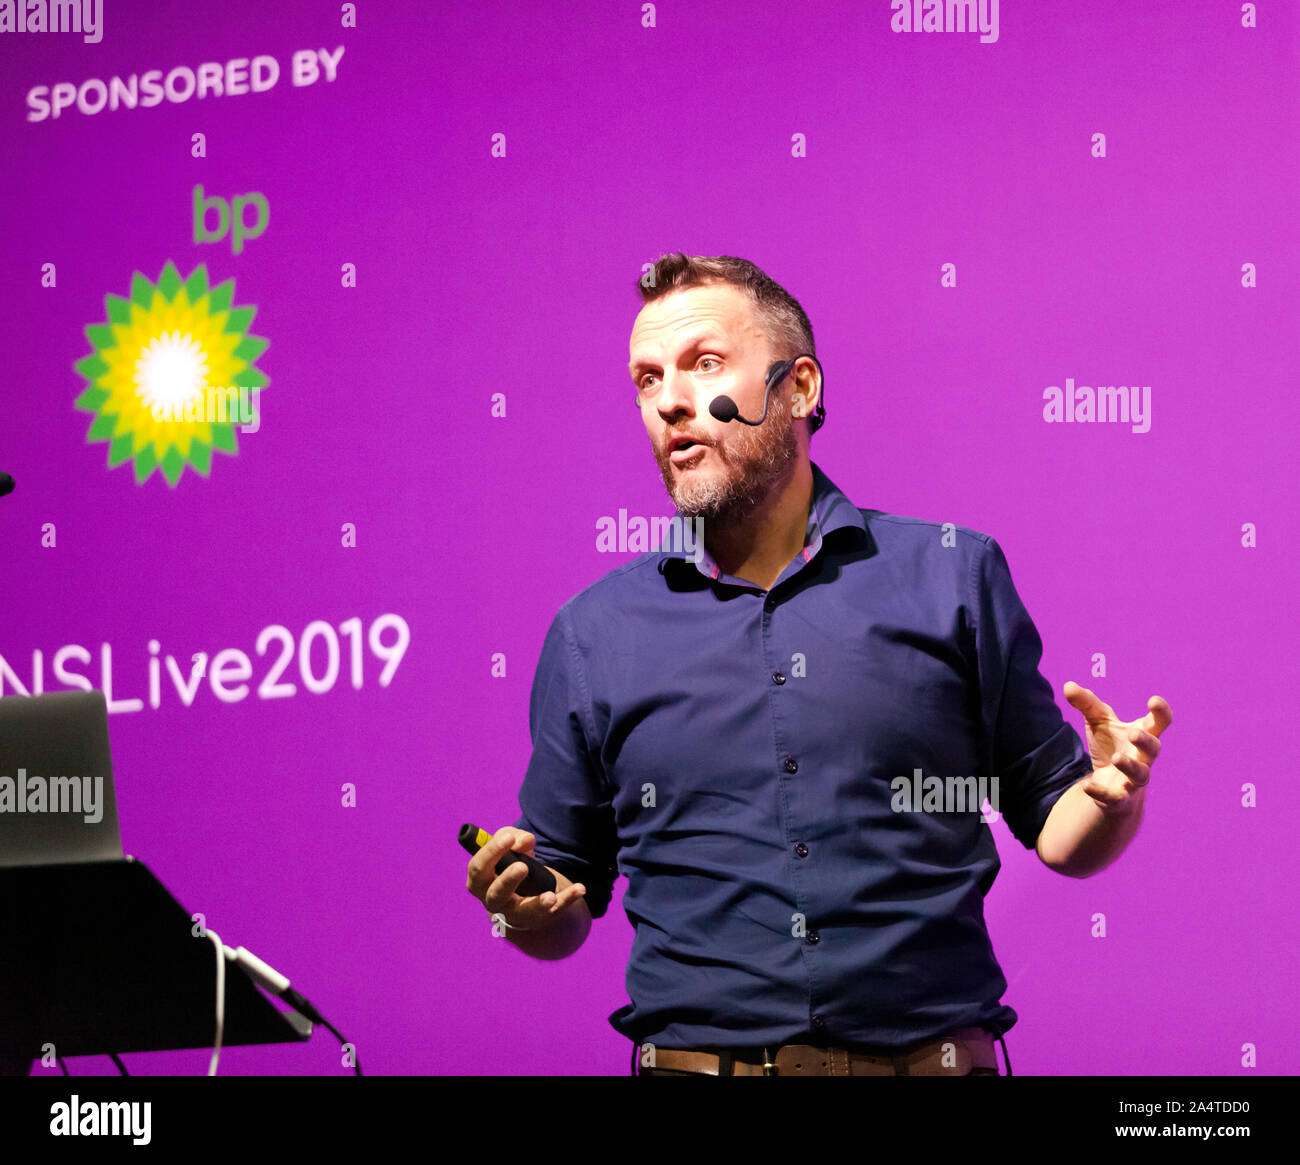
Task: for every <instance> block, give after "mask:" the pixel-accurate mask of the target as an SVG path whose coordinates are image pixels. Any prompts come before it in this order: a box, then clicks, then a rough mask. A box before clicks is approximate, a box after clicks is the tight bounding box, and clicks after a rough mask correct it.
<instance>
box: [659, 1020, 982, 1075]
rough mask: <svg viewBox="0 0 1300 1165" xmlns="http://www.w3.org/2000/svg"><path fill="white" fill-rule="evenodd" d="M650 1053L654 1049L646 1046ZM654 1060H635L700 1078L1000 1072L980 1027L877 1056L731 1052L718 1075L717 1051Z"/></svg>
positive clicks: (810, 1049) (803, 1050)
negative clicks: (728, 1065)
mask: <svg viewBox="0 0 1300 1165" xmlns="http://www.w3.org/2000/svg"><path fill="white" fill-rule="evenodd" d="M644 1047H645V1048H646V1049H647V1050H648V1049H649V1048H650V1045H648V1044H647V1045H644ZM652 1054H653V1061H652V1062H648V1061H647V1060H646V1059H644V1058H643V1057H642V1048H641V1047H638V1048H637V1060H638V1062H639V1063H642V1065H643V1066H644V1067H655V1068H668V1069H671V1070H673V1071H676V1072H692V1073H694V1074H695V1075H698V1076H717V1075H719V1074H721V1075H724V1076H725V1075H731V1076H966V1075H969V1073H970V1071H971V1069H972V1068H984V1069H992V1070H993V1071H994V1072H997V1070H998V1061H997V1052H996V1049H995V1048H994V1046H993V1036H992V1034H991V1033H989V1032H987V1031H985V1030H984V1029H983V1028H979V1027H962V1028H957V1029H956V1030H955V1031H953V1032H950V1033H949V1034H948V1035H946V1036H940V1037H939V1038H938V1039H936V1040H930V1041H929V1042H927V1043H924V1044H918V1045H917V1046H915V1047H912V1048H907V1049H899V1050H896V1051H890V1050H887V1049H880V1050H879V1051H877V1052H875V1053H870V1052H851V1051H849V1050H848V1049H846V1048H820V1047H814V1046H813V1045H811V1044H785V1045H783V1046H782V1047H780V1048H777V1049H776V1054H775V1055H773V1056H770V1057H769V1056H768V1055H767V1052H766V1049H765V1050H764V1051H763V1052H762V1053H753V1052H750V1051H748V1050H737V1051H735V1052H732V1053H731V1071H730V1072H729V1073H728V1072H726V1071H722V1072H721V1073H720V1072H719V1068H720V1066H721V1064H722V1058H721V1057H719V1056H718V1055H717V1053H715V1052H704V1051H693V1050H689V1049H684V1048H658V1047H656V1048H654V1050H653V1053H652Z"/></svg>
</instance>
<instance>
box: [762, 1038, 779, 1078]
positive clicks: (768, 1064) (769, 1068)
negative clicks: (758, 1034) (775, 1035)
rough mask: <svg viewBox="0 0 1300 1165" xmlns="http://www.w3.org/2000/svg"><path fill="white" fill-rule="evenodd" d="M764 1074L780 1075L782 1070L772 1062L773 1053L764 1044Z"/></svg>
mask: <svg viewBox="0 0 1300 1165" xmlns="http://www.w3.org/2000/svg"><path fill="white" fill-rule="evenodd" d="M763 1075H764V1076H779V1075H780V1072H779V1071H778V1070H777V1066H776V1065H775V1064H774V1063H773V1062H772V1054H771V1053H770V1052H769V1051H768V1050H767V1047H766V1045H764V1047H763Z"/></svg>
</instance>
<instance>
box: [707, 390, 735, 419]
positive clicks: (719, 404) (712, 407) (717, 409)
mask: <svg viewBox="0 0 1300 1165" xmlns="http://www.w3.org/2000/svg"><path fill="white" fill-rule="evenodd" d="M709 413H710V414H711V415H712V416H713V419H714V420H715V421H734V420H735V419H736V418H737V417H738V416H739V415H740V409H739V408H738V407H737V405H736V402H735V401H734V400H732V399H731V397H729V396H725V395H724V396H715V397H714V398H713V399H712V400H711V401H710V402H709Z"/></svg>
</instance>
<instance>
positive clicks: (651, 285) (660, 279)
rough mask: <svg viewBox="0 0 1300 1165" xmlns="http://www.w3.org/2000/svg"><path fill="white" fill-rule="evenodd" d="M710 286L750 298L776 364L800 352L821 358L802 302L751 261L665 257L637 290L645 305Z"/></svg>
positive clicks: (728, 257) (726, 257)
mask: <svg viewBox="0 0 1300 1165" xmlns="http://www.w3.org/2000/svg"><path fill="white" fill-rule="evenodd" d="M710 283H729V284H731V285H732V286H733V287H737V288H739V289H740V290H741V291H743V292H744V293H745V294H746V295H747V296H748V297H749V300H750V303H751V304H753V310H754V319H755V320H756V321H757V323H758V326H759V327H760V328H762V329H763V331H764V332H765V333H766V335H767V337H768V339H770V340H771V341H772V349H773V352H774V354H775V357H776V359H778V360H790V359H792V358H793V357H795V356H797V355H799V354H800V353H801V352H807V353H809V354H810V355H812V356H816V355H817V348H816V345H815V342H814V340H813V330H812V324H811V323H809V322H808V316H807V314H806V313H805V312H804V310H803V308H802V307H800V306H799V301H798V300H797V299H795V297H794V296H793V295H791V294H790V293H789V292H788V291H786V289H785V288H784V287H782V286H781V285H780V284H779V283H777V282H776V280H775V279H773V278H772V277H771V276H770V275H768V274H766V273H765V272H764V271H761V270H760V269H759V268H758V267H756V266H754V264H753V263H751V262H750V261H749V260H748V259H737V258H736V257H735V256H734V255H684V254H683V253H682V252H681V251H675V252H673V253H672V254H670V255H663V256H661V257H660V258H659V259H658V260H657V261H656V262H655V264H654V266H653V267H652V268H651V269H650V270H649V271H647V272H646V273H645V274H644V275H643V276H642V277H641V278H640V279H638V280H637V284H636V288H637V291H638V292H640V294H641V298H642V299H643V300H644V301H645V302H646V303H652V302H653V301H654V300H656V299H661V298H662V297H663V296H665V295H667V294H668V293H669V292H672V291H680V290H682V289H683V288H686V287H704V286H706V285H708V284H710Z"/></svg>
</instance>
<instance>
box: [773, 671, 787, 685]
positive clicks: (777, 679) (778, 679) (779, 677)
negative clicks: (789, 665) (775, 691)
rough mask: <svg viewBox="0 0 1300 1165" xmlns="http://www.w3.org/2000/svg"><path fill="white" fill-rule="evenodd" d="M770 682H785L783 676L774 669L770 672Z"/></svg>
mask: <svg viewBox="0 0 1300 1165" xmlns="http://www.w3.org/2000/svg"><path fill="white" fill-rule="evenodd" d="M772 682H773V683H774V684H783V683H785V676H783V675H782V674H781V673H780V672H779V671H774V672H773V673H772Z"/></svg>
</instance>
